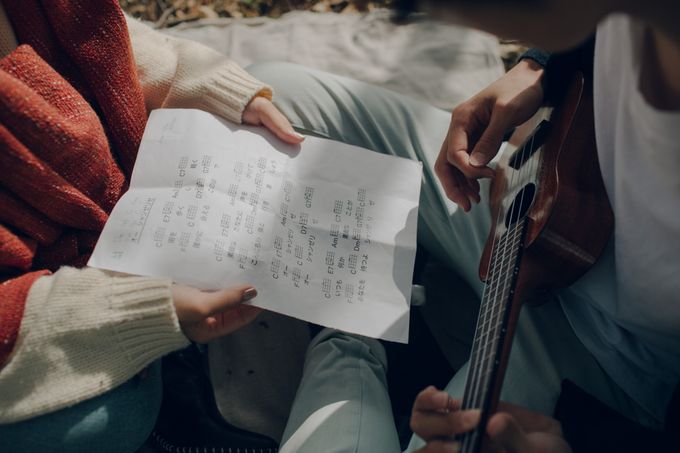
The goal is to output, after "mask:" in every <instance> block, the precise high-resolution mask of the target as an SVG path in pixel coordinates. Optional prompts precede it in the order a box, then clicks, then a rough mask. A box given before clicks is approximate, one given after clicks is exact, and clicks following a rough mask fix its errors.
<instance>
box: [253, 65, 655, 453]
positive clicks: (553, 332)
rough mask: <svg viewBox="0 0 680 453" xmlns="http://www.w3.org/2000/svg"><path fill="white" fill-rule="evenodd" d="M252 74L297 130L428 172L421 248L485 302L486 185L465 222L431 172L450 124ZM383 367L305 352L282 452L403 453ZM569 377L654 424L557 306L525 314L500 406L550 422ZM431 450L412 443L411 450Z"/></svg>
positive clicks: (364, 346) (289, 70) (356, 87)
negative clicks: (480, 272)
mask: <svg viewBox="0 0 680 453" xmlns="http://www.w3.org/2000/svg"><path fill="white" fill-rule="evenodd" d="M248 70H249V71H250V72H251V73H252V74H253V75H254V76H255V77H257V78H258V79H260V80H262V81H263V82H265V83H268V84H270V85H271V86H273V87H274V90H275V93H276V95H275V103H276V105H277V106H278V107H279V109H280V110H281V111H282V112H283V113H284V114H285V115H286V116H287V117H288V118H289V119H290V120H291V122H292V123H293V125H294V126H295V128H297V129H298V130H299V131H301V132H303V133H306V134H311V135H316V136H321V137H326V138H330V139H333V140H338V141H342V142H346V143H351V144H353V145H358V146H361V147H364V148H368V149H371V150H374V151H377V152H381V153H386V154H392V155H396V156H401V157H406V158H409V159H417V160H420V161H422V162H423V164H424V165H423V167H424V179H423V189H422V192H421V194H422V196H421V204H420V210H419V211H420V217H419V224H418V240H419V243H420V244H421V245H423V246H425V247H426V248H427V249H428V251H430V252H431V253H432V254H434V255H435V256H436V257H437V258H438V259H439V260H440V261H441V262H442V263H444V264H446V265H448V266H449V267H450V268H451V269H453V270H455V272H457V273H458V274H459V275H460V276H461V277H462V278H463V279H464V280H465V281H466V282H467V283H468V284H469V285H470V286H471V287H472V288H473V291H474V292H475V293H476V294H477V296H478V297H481V292H482V285H481V283H480V282H479V279H478V276H477V266H478V263H479V259H480V256H481V252H482V248H483V245H484V242H485V240H486V235H487V234H488V231H489V225H490V213H489V208H488V205H487V203H486V201H487V200H486V195H487V192H488V185H487V183H486V182H483V184H482V186H483V187H482V192H483V193H482V202H481V203H480V205H478V206H476V207H474V208H473V209H472V211H471V212H470V213H468V214H465V213H464V212H463V211H462V210H458V209H457V207H456V205H455V204H454V203H452V202H450V201H449V200H447V199H446V197H445V195H444V192H443V189H442V187H441V186H440V185H439V183H438V181H437V177H436V176H435V173H434V162H435V159H436V157H437V155H438V153H439V150H440V147H441V144H442V142H443V140H444V137H445V135H446V132H447V130H448V126H449V121H450V113H448V112H444V111H442V110H439V109H436V108H434V107H431V106H429V105H427V104H424V103H421V102H418V101H415V100H412V99H408V98H406V97H404V96H400V95H397V94H395V93H393V92H390V91H387V90H384V89H381V88H378V87H374V86H370V85H367V84H365V83H362V82H358V81H354V80H350V79H346V78H342V77H337V76H333V75H330V74H326V73H323V72H320V71H315V70H311V69H307V68H303V67H300V66H296V65H291V64H287V63H263V64H257V65H254V66H251V67H250V68H249V69H248ZM470 94H471V95H472V94H474V93H470ZM449 303H450V304H451V305H450V308H451V316H450V328H451V329H452V331H454V332H455V330H456V329H458V328H459V327H458V326H457V324H456V322H457V321H458V319H457V316H456V303H457V301H456V294H451V299H450V302H449ZM461 318H468V319H469V317H461ZM386 366H387V364H386V358H385V353H384V350H383V348H382V346H381V345H380V343H379V342H377V341H375V340H371V339H367V338H362V337H358V336H354V335H347V334H343V333H339V332H334V331H331V330H325V331H323V332H322V333H321V334H320V335H319V336H317V337H316V338H315V339H314V340H313V342H312V344H311V345H310V347H309V349H308V352H307V359H306V364H305V369H304V376H303V380H302V383H301V385H300V387H299V389H298V393H297V397H296V401H295V403H294V406H293V411H292V414H291V416H290V419H289V422H288V426H287V428H286V431H285V433H284V436H283V444H284V445H283V447H282V451H283V452H310V453H318V452H321V451H323V452H327V453H331V452H372V453H379V452H386V453H395V452H398V451H399V442H398V439H397V433H396V429H395V427H394V424H393V422H392V414H391V410H390V401H389V397H388V394H387V386H386V377H385V370H386ZM466 371H467V365H466V366H464V367H463V368H462V369H461V370H459V371H458V373H457V374H456V375H455V376H454V377H453V379H452V380H451V382H450V383H449V385H448V386H447V389H446V390H447V391H448V392H449V393H451V394H452V395H454V396H456V397H461V396H462V393H463V388H464V383H465V377H466ZM565 378H568V379H570V380H572V381H574V382H575V383H576V384H577V385H579V386H580V387H582V388H584V389H585V390H587V391H589V392H590V393H592V394H594V395H597V396H598V398H599V399H601V400H602V401H604V402H605V403H608V404H609V405H610V406H612V407H614V408H616V409H618V410H619V411H620V412H622V413H624V414H628V415H629V416H630V417H631V418H633V419H638V420H641V421H648V420H647V419H648V418H649V417H648V415H646V414H645V413H644V412H643V411H642V410H641V409H640V408H639V406H637V405H636V404H635V403H634V402H632V400H630V399H629V398H628V397H627V396H626V395H625V394H624V393H623V391H622V390H621V389H620V388H619V387H618V386H617V385H616V384H615V383H614V382H613V381H612V380H611V379H610V378H609V377H608V376H607V375H606V373H605V372H604V371H603V370H602V369H601V368H600V366H599V365H598V364H597V362H596V361H595V359H594V358H593V357H592V355H591V354H590V353H589V352H588V351H587V350H586V349H585V347H584V346H583V345H582V344H581V342H580V341H579V340H578V338H577V337H576V336H575V334H574V333H573V330H572V329H571V326H570V325H569V323H568V321H567V319H566V317H565V315H564V313H563V311H562V309H561V306H560V304H558V303H549V304H546V305H544V306H541V307H538V308H532V307H525V308H524V309H523V312H522V315H521V318H520V321H519V325H518V329H517V333H516V337H515V340H514V344H513V350H512V354H511V357H510V362H509V366H508V370H507V375H506V378H505V381H504V386H503V390H502V395H501V398H502V399H503V400H505V401H509V402H513V403H516V404H521V405H523V406H525V407H528V408H530V409H533V410H536V411H539V412H542V413H545V414H551V413H552V411H553V409H554V406H555V403H556V401H557V397H558V396H559V391H560V383H561V381H562V380H563V379H565ZM648 424H649V423H648ZM422 445H423V442H422V441H421V440H420V439H418V438H416V437H414V438H413V439H412V441H411V443H410V445H409V447H408V449H407V450H408V451H413V450H415V449H417V448H419V447H420V446H422Z"/></svg>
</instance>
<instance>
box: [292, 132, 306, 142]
mask: <svg viewBox="0 0 680 453" xmlns="http://www.w3.org/2000/svg"><path fill="white" fill-rule="evenodd" d="M293 135H294V136H296V137H297V138H299V139H300V140H304V139H305V136H304V135H302V134H300V133H299V132H295V131H293Z"/></svg>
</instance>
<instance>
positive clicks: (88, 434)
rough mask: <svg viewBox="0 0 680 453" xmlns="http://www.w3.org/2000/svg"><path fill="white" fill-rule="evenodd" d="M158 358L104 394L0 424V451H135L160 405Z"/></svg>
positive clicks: (144, 438)
mask: <svg viewBox="0 0 680 453" xmlns="http://www.w3.org/2000/svg"><path fill="white" fill-rule="evenodd" d="M161 395H162V386H161V364H160V360H158V361H156V362H154V363H153V364H151V365H150V366H149V368H148V372H147V373H146V375H145V376H144V377H141V376H135V377H133V378H132V379H130V380H129V381H128V382H126V383H125V384H123V385H121V386H120V387H117V388H115V389H113V390H111V391H110V392H108V393H105V394H104V395H101V396H98V397H96V398H92V399H90V400H87V401H83V402H82V403H79V404H76V405H74V406H72V407H69V408H66V409H62V410H59V411H56V412H53V413H50V414H45V415H42V416H40V417H36V418H32V419H30V420H26V421H23V422H18V423H12V424H9V425H2V426H0V452H3V453H5V452H7V453H10V452H17V453H19V452H21V453H33V452H36V453H38V452H41V453H42V452H45V453H47V452H55V453H56V452H64V453H66V452H68V453H93V452H97V453H106V452H116V453H121V452H134V451H136V450H137V449H138V448H139V447H141V446H142V444H143V443H144V442H145V441H146V439H147V437H149V434H150V433H151V430H152V429H153V427H154V424H155V422H156V418H157V416H158V411H159V409H160V405H161Z"/></svg>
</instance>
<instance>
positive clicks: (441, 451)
mask: <svg viewBox="0 0 680 453" xmlns="http://www.w3.org/2000/svg"><path fill="white" fill-rule="evenodd" d="M460 447H461V445H460V442H456V441H455V440H448V439H437V440H431V441H430V442H428V443H427V445H425V446H424V447H423V448H421V449H419V450H416V453H458V452H459V451H460Z"/></svg>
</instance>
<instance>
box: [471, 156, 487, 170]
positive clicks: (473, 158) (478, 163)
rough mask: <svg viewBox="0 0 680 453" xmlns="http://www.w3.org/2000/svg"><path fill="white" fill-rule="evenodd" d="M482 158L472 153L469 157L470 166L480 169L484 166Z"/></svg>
mask: <svg viewBox="0 0 680 453" xmlns="http://www.w3.org/2000/svg"><path fill="white" fill-rule="evenodd" d="M483 159H484V156H482V155H481V154H480V153H472V155H471V156H470V165H472V166H475V167H481V166H482V165H484V160H483Z"/></svg>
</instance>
